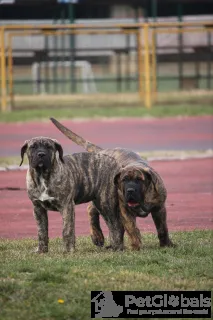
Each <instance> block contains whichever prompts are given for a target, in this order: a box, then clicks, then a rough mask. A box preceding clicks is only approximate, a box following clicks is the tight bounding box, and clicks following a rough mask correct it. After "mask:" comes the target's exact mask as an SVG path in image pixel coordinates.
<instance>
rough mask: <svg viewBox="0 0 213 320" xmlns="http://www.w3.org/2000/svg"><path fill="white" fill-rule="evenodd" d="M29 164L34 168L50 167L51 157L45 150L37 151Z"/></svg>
mask: <svg viewBox="0 0 213 320" xmlns="http://www.w3.org/2000/svg"><path fill="white" fill-rule="evenodd" d="M31 166H32V167H33V168H35V169H37V168H39V169H48V168H50V167H51V157H50V155H49V154H48V153H47V152H45V151H43V150H42V151H38V152H37V153H36V154H35V155H34V156H33V157H32V162H31Z"/></svg>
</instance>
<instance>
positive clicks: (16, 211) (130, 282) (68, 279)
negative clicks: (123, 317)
mask: <svg viewBox="0 0 213 320" xmlns="http://www.w3.org/2000/svg"><path fill="white" fill-rule="evenodd" d="M188 108H189V110H191V106H190V105H188ZM163 110H164V112H165V109H163ZM208 110H210V107H209V109H208V107H207V108H206V109H205V106H201V105H199V112H201V114H203V113H202V112H204V114H205V112H207V114H209V113H210V114H211V111H208ZM56 111H57V112H58V114H54V110H50V109H45V116H42V113H39V111H37V112H38V118H39V119H42V121H37V122H35V121H32V118H27V116H26V118H24V114H25V115H28V117H30V115H29V113H28V112H29V110H22V111H21V112H22V114H21V116H20V114H19V112H20V110H17V111H15V112H16V114H15V115H13V113H12V114H11V118H10V116H9V114H5V115H3V116H2V118H1V123H0V142H1V148H0V163H1V166H2V167H5V166H7V165H8V164H13V165H17V164H18V163H19V152H20V147H21V145H22V143H23V142H24V140H25V139H28V138H30V137H32V136H37V135H48V136H51V137H55V138H57V139H58V140H59V141H60V142H61V143H62V145H63V146H64V149H65V153H69V152H73V151H80V150H79V149H76V147H75V146H74V145H73V144H72V143H71V142H70V141H69V140H67V139H66V138H65V137H63V136H62V135H61V134H60V133H59V132H57V131H56V129H55V128H54V127H53V125H51V123H50V122H49V121H48V116H53V115H55V116H56V118H58V119H64V118H66V113H64V112H63V109H60V110H56ZM102 112H103V110H102ZM179 112H180V109H179ZM182 112H183V109H182ZM115 113H116V111H115ZM70 114H71V111H70ZM47 115H48V116H47ZM106 115H107V114H106V113H105V117H106ZM179 116H181V117H178V118H177V117H174V118H172V117H170V118H164V117H163V115H162V117H163V118H162V119H159V118H158V119H157V118H152V117H151V118H150V116H149V117H146V118H141V117H134V118H128V119H123V118H122V119H121V118H120V119H115V118H112V117H111V120H110V119H107V120H106V119H103V117H102V119H101V120H100V119H95V120H90V119H87V120H85V119H84V120H83V119H81V120H77V121H76V120H66V121H64V120H62V121H63V123H64V124H65V125H67V126H68V127H70V128H72V129H73V130H74V131H75V132H77V133H79V134H81V135H82V136H84V137H85V138H86V139H88V140H91V141H92V142H94V143H97V144H99V145H101V146H102V147H115V146H122V147H127V148H131V149H134V150H135V151H139V152H140V153H141V155H145V156H146V157H148V158H152V157H153V156H154V157H156V158H159V156H160V157H164V160H163V161H162V160H161V161H160V160H157V159H156V160H151V161H150V164H151V165H152V166H153V167H154V168H155V169H156V170H157V171H158V172H159V173H160V174H161V175H162V177H163V179H164V180H165V184H166V186H167V189H168V201H167V209H168V225H169V230H170V233H171V238H172V240H173V241H174V242H175V243H176V244H177V247H176V248H166V249H160V248H159V245H158V239H157V236H156V231H155V227H154V224H153V221H152V219H151V217H147V218H145V219H138V225H139V228H140V230H141V232H142V237H143V249H142V250H141V251H140V252H131V251H130V248H129V245H128V240H127V239H126V240H125V245H126V250H125V251H124V252H111V251H108V250H106V249H104V248H102V249H97V248H95V247H94V246H93V245H92V243H91V240H90V237H89V224H88V219H87V214H86V205H79V206H77V208H76V233H77V250H76V253H75V254H73V255H63V254H62V240H61V232H62V221H61V217H60V215H59V213H54V212H50V214H49V233H50V239H51V240H50V251H49V253H48V254H45V255H37V254H35V253H33V250H34V249H35V247H36V244H37V241H36V225H35V221H34V219H33V216H32V205H31V203H30V201H29V199H28V197H27V193H26V187H25V175H26V169H25V170H17V167H11V166H10V167H8V169H10V170H9V171H1V172H0V203H1V206H0V237H1V239H0V307H1V308H0V319H4V320H10V319H21V320H22V319H23V320H25V319H26V320H28V319H30V320H31V319H32V320H34V319H35V320H37V319H45V320H46V319H47V320H53V319H58V320H61V319H90V291H91V290H212V287H213V282H212V264H213V261H212V230H213V221H212V214H213V205H212V204H213V194H212V190H213V178H212V176H213V175H212V172H213V171H212V168H213V157H212V153H211V149H212V148H213V147H212V141H213V140H212V137H213V130H212V121H213V117H212V116H211V115H207V116H194V117H183V113H181V112H180V113H179ZM13 117H14V118H13ZM15 117H17V118H15ZM21 117H22V118H23V119H22V121H21ZM11 119H12V120H11ZM17 119H18V122H17ZM29 119H31V121H27V120H29ZM23 120H24V121H23ZM5 121H9V122H11V123H6V122H5ZM168 155H170V156H173V157H175V158H179V159H173V160H171V159H170V160H168V159H165V157H167V156H168ZM180 158H183V160H181V159H180ZM25 163H26V162H25ZM2 170H3V168H2ZM102 225H103V230H104V234H105V236H106V237H107V235H108V230H107V228H106V226H105V224H104V223H103V221H102ZM106 243H107V238H106Z"/></svg>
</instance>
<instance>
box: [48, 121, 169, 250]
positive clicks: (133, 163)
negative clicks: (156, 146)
mask: <svg viewBox="0 0 213 320" xmlns="http://www.w3.org/2000/svg"><path fill="white" fill-rule="evenodd" d="M51 121H52V122H53V123H54V125H55V126H56V127H57V128H58V129H59V130H60V131H61V132H62V133H63V134H64V135H65V136H67V137H68V138H69V139H71V140H72V141H73V142H75V143H76V144H78V145H80V146H82V147H83V148H84V149H86V150H87V151H88V152H91V153H93V154H94V155H95V154H100V155H108V156H110V157H113V158H114V159H115V160H116V162H117V163H118V164H119V165H120V168H121V169H120V170H119V172H118V173H117V174H116V175H115V176H114V183H115V185H116V186H117V190H118V195H119V209H120V214H121V220H122V223H123V225H124V229H125V230H126V231H127V233H128V235H129V237H130V240H131V245H132V248H133V249H136V250H139V249H140V247H141V235H140V231H139V230H138V228H137V226H136V217H143V218H144V217H146V216H148V214H149V213H151V215H152V218H153V221H154V223H155V226H156V229H157V233H158V238H159V241H160V246H162V247H164V246H173V243H172V241H171V240H170V238H169V233H168V227H167V218H166V216H167V212H166V206H165V201H166V198H167V191H166V188H165V185H164V183H163V180H162V178H161V177H160V175H159V174H158V173H157V172H156V171H155V170H154V169H153V168H152V167H151V166H150V165H149V164H148V163H147V162H146V161H145V160H144V159H142V158H141V157H140V156H139V155H138V154H136V153H134V152H132V151H129V150H127V149H122V148H115V149H105V150H104V149H102V148H100V147H98V146H96V145H94V144H92V143H90V142H89V141H86V140H85V139H84V138H82V137H80V136H78V135H77V134H75V133H74V132H72V131H71V130H70V129H68V128H66V127H64V126H63V125H62V124H61V123H59V122H58V121H57V120H55V119H53V118H51ZM111 174H113V173H111ZM88 213H89V219H90V225H91V237H92V240H93V242H94V244H96V245H103V243H104V236H103V233H102V230H101V227H100V220H99V214H100V211H98V210H97V208H96V207H95V206H94V204H93V203H92V204H90V205H89V206H88Z"/></svg>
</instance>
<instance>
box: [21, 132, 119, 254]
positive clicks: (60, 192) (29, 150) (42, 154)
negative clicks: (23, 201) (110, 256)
mask: <svg viewBox="0 0 213 320" xmlns="http://www.w3.org/2000/svg"><path fill="white" fill-rule="evenodd" d="M25 153H26V154H27V156H28V160H29V169H28V172H27V179H26V180H27V192H28V196H29V198H30V200H31V201H32V203H33V208H34V217H35V219H36V222H37V227H38V249H37V252H39V253H44V252H47V251H48V216H47V211H48V210H52V211H59V212H60V213H61V215H62V218H63V242H64V250H65V251H73V250H74V248H75V210H74V207H75V204H80V203H85V202H89V201H93V203H94V206H95V208H96V210H98V212H101V214H102V216H103V218H104V220H105V222H106V224H107V226H108V228H109V231H110V241H111V247H112V248H113V249H114V250H121V249H123V235H124V229H123V225H122V223H121V221H120V215H119V209H118V196H117V190H116V187H115V186H114V181H113V177H114V176H115V175H116V174H117V173H118V166H117V164H116V161H115V160H114V159H112V158H111V157H110V156H107V155H100V154H95V155H94V154H90V153H87V152H83V153H76V154H73V155H67V156H65V157H63V149H62V147H61V145H60V144H59V143H58V142H57V141H56V140H54V139H50V138H45V137H36V138H32V139H31V140H27V141H25V143H24V145H23V146H22V148H21V158H22V161H21V163H20V165H21V164H22V163H23V159H24V154H25ZM100 168H105V169H104V170H100ZM109 172H111V173H112V174H111V175H109Z"/></svg>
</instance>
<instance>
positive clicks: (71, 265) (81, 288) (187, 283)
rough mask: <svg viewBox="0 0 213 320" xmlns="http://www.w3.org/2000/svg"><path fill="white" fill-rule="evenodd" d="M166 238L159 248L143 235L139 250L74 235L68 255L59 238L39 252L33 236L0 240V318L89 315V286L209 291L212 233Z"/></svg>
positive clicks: (6, 319) (78, 316)
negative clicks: (115, 248) (167, 244)
mask: <svg viewBox="0 0 213 320" xmlns="http://www.w3.org/2000/svg"><path fill="white" fill-rule="evenodd" d="M172 239H173V241H174V242H175V243H176V244H178V247H177V248H166V249H160V248H159V247H158V241H157V239H156V236H155V235H153V234H146V235H144V236H143V243H144V248H143V249H142V250H141V252H132V251H130V249H128V248H127V249H126V251H124V252H110V251H107V250H106V249H97V248H95V247H94V246H93V245H92V243H91V240H90V239H89V238H87V237H79V238H78V239H77V250H76V253H75V254H72V255H69V254H67V255H63V254H62V244H61V239H54V240H51V241H50V251H49V253H48V254H45V255H37V254H35V253H32V251H33V249H34V248H35V246H36V241H35V240H3V239H2V240H0V306H1V308H0V319H4V320H11V319H21V320H25V319H26V320H34V319H35V320H37V319H42V320H44V319H45V320H47V319H48V320H52V319H58V320H59V319H60V320H63V319H66V320H67V319H90V291H91V290H212V285H213V282H212V262H213V261H212V232H211V231H194V232H178V233H173V234H172ZM58 299H63V300H64V303H63V304H60V303H59V302H58Z"/></svg>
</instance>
